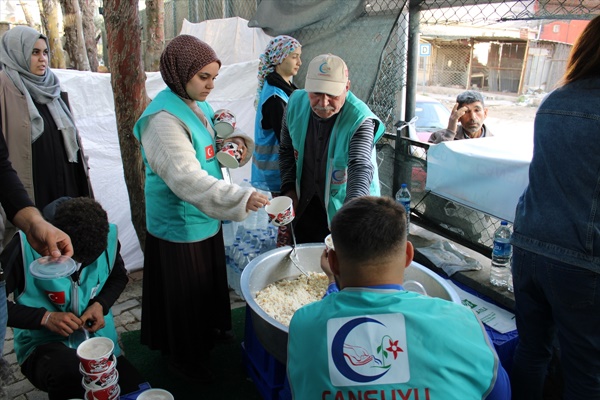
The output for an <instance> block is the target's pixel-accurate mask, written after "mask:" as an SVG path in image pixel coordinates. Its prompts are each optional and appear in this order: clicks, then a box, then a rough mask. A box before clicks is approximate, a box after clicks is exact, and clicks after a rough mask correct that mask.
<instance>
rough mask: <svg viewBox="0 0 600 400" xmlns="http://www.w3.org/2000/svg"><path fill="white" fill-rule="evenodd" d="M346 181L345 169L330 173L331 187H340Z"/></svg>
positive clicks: (346, 171) (346, 172) (346, 173)
mask: <svg viewBox="0 0 600 400" xmlns="http://www.w3.org/2000/svg"><path fill="white" fill-rule="evenodd" d="M347 180H348V170H347V169H345V168H344V169H334V170H333V172H332V173H331V184H332V185H342V184H344V183H346V181H347Z"/></svg>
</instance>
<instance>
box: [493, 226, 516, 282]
mask: <svg viewBox="0 0 600 400" xmlns="http://www.w3.org/2000/svg"><path fill="white" fill-rule="evenodd" d="M510 235H511V232H510V228H509V227H508V223H507V222H506V221H502V222H501V223H500V227H499V228H498V229H497V230H496V233H494V250H493V251H492V269H491V273H490V283H491V284H492V285H494V286H501V287H502V286H506V285H507V284H508V279H509V277H510V257H511V256H512V245H511V244H510Z"/></svg>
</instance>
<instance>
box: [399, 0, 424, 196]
mask: <svg viewBox="0 0 600 400" xmlns="http://www.w3.org/2000/svg"><path fill="white" fill-rule="evenodd" d="M421 1H422V0H409V5H408V43H407V47H406V48H407V54H406V64H407V65H406V102H405V110H404V120H405V121H410V120H411V119H412V118H413V117H414V116H415V106H416V100H417V86H418V84H419V83H418V79H419V77H418V69H419V19H420V18H421V11H420V8H419V5H420V3H421ZM399 136H403V137H408V126H405V127H404V128H403V129H401V130H398V131H397V137H396V148H395V154H394V179H393V184H392V195H395V194H396V192H397V191H398V189H400V185H401V184H402V183H410V174H411V171H410V170H411V169H410V168H403V167H404V166H403V160H405V159H406V157H407V156H408V152H409V151H410V146H408V145H407V144H406V142H403V141H401V140H399V139H398V137H399Z"/></svg>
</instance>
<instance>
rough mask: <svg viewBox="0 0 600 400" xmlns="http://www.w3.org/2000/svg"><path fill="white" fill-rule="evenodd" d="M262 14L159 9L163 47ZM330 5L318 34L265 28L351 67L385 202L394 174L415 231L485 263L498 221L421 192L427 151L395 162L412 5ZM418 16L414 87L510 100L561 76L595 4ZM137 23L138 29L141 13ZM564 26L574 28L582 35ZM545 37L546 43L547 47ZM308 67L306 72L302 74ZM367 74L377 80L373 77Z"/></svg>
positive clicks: (457, 6) (240, 1) (210, 6)
mask: <svg viewBox="0 0 600 400" xmlns="http://www.w3.org/2000/svg"><path fill="white" fill-rule="evenodd" d="M262 1H264V2H267V3H269V2H272V1H273V0H262ZM323 3H327V2H323ZM260 4H261V0H174V1H168V2H165V39H166V41H167V42H168V41H169V40H170V39H171V38H173V37H174V36H176V35H177V34H178V33H179V31H180V30H181V25H182V21H183V19H184V18H185V19H187V20H188V21H190V22H201V21H204V20H209V19H217V18H229V17H242V18H244V19H247V20H252V19H253V18H255V14H256V11H257V9H260V7H259V6H260ZM270 4H273V3H270ZM270 4H263V5H267V6H268V5H270ZM328 4H334V6H335V7H334V8H331V9H330V10H325V12H324V14H323V18H322V21H319V23H318V24H309V25H305V26H303V25H301V24H300V23H301V22H302V13H301V12H300V11H301V10H300V6H297V9H298V12H297V13H296V14H294V13H290V18H289V20H288V21H271V25H270V26H272V27H273V30H275V31H276V30H277V29H283V30H285V24H286V23H287V24H288V25H287V26H288V28H289V30H288V31H284V32H274V33H273V32H269V31H268V30H266V31H267V33H269V34H272V35H276V34H282V33H285V34H290V35H292V36H294V37H296V38H297V39H299V40H300V42H301V43H303V44H305V43H310V44H311V46H312V47H311V48H312V49H313V50H312V51H313V52H315V54H314V55H317V54H320V52H334V53H336V54H338V55H340V56H341V57H342V58H343V59H344V60H346V61H347V63H348V64H349V65H352V68H351V79H352V90H353V92H354V93H355V94H357V96H358V97H360V98H361V99H363V100H364V101H366V102H367V104H368V105H369V106H370V107H371V109H372V110H373V111H374V112H375V113H376V114H377V115H378V116H379V117H380V118H381V120H382V121H383V122H384V123H385V126H386V131H387V132H388V133H387V134H386V136H385V138H384V139H383V140H382V141H381V142H380V143H379V144H378V146H377V147H378V162H379V167H380V179H381V184H382V192H383V194H384V195H389V196H392V195H393V193H392V187H393V185H392V182H393V175H394V173H397V174H400V175H401V176H402V177H404V180H405V181H406V182H410V187H411V189H412V190H411V191H412V193H413V213H414V214H415V215H416V217H417V218H416V219H417V220H419V222H420V223H422V224H424V225H428V226H430V227H431V228H432V229H435V230H438V231H441V232H442V233H443V234H445V235H447V236H449V237H451V238H455V239H457V240H458V241H462V242H463V244H466V245H468V246H469V247H471V248H474V249H476V250H478V251H480V252H482V253H483V254H489V251H490V248H491V246H492V244H493V232H494V231H495V229H496V228H497V226H499V222H500V221H499V220H498V219H496V218H494V217H492V216H489V215H486V214H483V213H481V212H479V211H476V210H472V209H470V208H467V207H464V206H462V205H460V204H458V203H455V202H450V201H448V200H445V199H443V198H440V197H437V196H435V195H434V194H432V193H427V192H426V191H425V179H426V175H427V163H426V157H427V153H426V151H427V149H426V148H427V146H426V145H419V144H415V143H409V144H403V145H402V146H403V150H402V153H401V156H400V157H397V154H398V152H396V150H395V146H397V143H399V141H397V140H396V137H395V135H396V129H397V127H396V125H397V123H398V122H399V121H402V120H403V118H404V104H405V100H404V99H405V90H406V89H407V88H406V85H407V73H408V64H407V63H408V57H407V54H408V44H409V41H408V38H409V37H410V36H411V32H409V3H408V2H407V1H403V0H368V1H366V0H365V1H362V2H358V1H345V0H335V1H333V2H330V3H328ZM324 7H325V5H324ZM419 9H420V17H419V18H420V28H419V29H420V31H421V36H420V37H419V41H420V43H421V44H428V45H430V48H429V49H430V53H428V54H426V55H425V56H422V57H419V60H418V63H419V65H418V69H417V71H418V74H417V75H418V76H417V82H418V85H423V87H424V88H425V87H431V86H436V87H449V88H454V89H458V88H460V89H470V88H474V89H477V90H484V91H488V92H497V93H500V92H508V93H514V94H515V95H517V94H523V93H526V92H527V91H528V90H532V89H536V90H545V91H549V90H550V89H551V88H552V87H553V86H554V85H555V83H556V82H557V81H558V80H559V79H560V77H561V75H562V73H563V72H564V68H565V64H566V59H567V56H568V53H569V51H570V46H571V45H570V44H568V43H564V42H565V40H562V39H561V38H563V37H566V36H565V35H564V34H565V31H566V32H567V33H568V34H571V35H573V34H576V31H577V29H579V30H581V29H583V26H585V20H589V19H592V18H593V17H594V16H596V15H598V14H600V0H520V1H510V2H503V1H493V0H484V1H482V0H458V1H454V0H424V1H421V2H420V3H419ZM141 16H142V26H143V27H145V26H146V23H145V20H144V18H145V17H144V13H143V11H142V13H141ZM390 18H391V19H392V22H393V23H392V24H391V25H390V29H388V30H387V31H385V30H383V29H380V32H378V33H374V35H375V37H368V40H369V41H371V42H370V43H374V45H375V46H380V48H378V49H376V50H377V54H378V56H377V57H375V59H373V57H372V56H371V54H373V53H371V52H370V50H373V49H369V48H368V47H369V45H368V44H367V43H368V41H366V40H365V36H367V35H369V34H370V33H371V32H377V28H378V26H379V27H380V26H383V24H385V23H387V22H386V21H389V19H390ZM571 20H580V21H578V22H579V23H580V26H576V25H577V24H576V23H574V22H571ZM352 23H354V24H355V25H352ZM295 24H296V25H297V26H296V25H295ZM557 26H558V27H557ZM546 28H548V32H549V34H548V35H546V37H548V38H549V39H544V35H543V34H544V33H545V29H546ZM561 29H562V33H561ZM377 35H379V36H377ZM552 35H554V36H552ZM331 36H333V37H334V38H333V41H329V42H328V44H327V46H329V48H327V49H324V48H321V47H319V40H321V39H325V38H327V39H331V38H330V37H331ZM553 38H554V39H553ZM307 47H308V46H307ZM311 55H312V56H314V55H313V54H312V53H311V54H308V53H307V54H306V55H305V54H304V52H303V59H304V60H310V59H311V58H312V56H311ZM421 55H423V54H421ZM348 61H349V62H348ZM307 65H308V62H305V65H304V67H306V66H307ZM374 65H375V70H376V71H377V73H376V75H374V76H372V75H373V73H372V72H373V68H374ZM305 73H306V72H305V70H302V69H301V71H300V73H299V74H298V77H297V78H299V79H298V80H297V83H298V84H299V86H300V87H302V86H303V76H304V75H305ZM371 76H372V77H371ZM396 158H399V159H396ZM394 169H396V171H394Z"/></svg>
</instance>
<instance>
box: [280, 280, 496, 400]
mask: <svg viewBox="0 0 600 400" xmlns="http://www.w3.org/2000/svg"><path fill="white" fill-rule="evenodd" d="M498 363H499V361H498V357H497V355H496V352H495V351H494V350H493V347H492V344H491V343H490V342H489V340H488V337H487V334H486V332H485V329H484V328H483V326H482V325H481V324H480V322H479V320H478V319H477V317H476V316H475V315H474V314H473V312H472V311H471V310H470V309H468V308H466V307H464V306H462V305H460V304H455V303H451V302H449V301H446V300H442V299H436V298H431V297H425V296H421V295H419V294H417V293H412V292H406V291H398V290H389V289H388V290H386V289H365V288H348V289H344V290H342V291H341V292H339V293H334V294H330V295H329V296H327V297H326V298H324V299H323V300H321V301H318V302H316V303H312V304H309V305H307V306H304V307H302V308H301V309H300V310H298V311H296V313H295V314H294V316H293V318H292V321H291V324H290V328H289V339H288V363H287V368H288V369H287V371H288V377H289V380H290V387H291V389H292V393H293V397H294V398H295V399H330V400H334V399H366V398H373V399H386V400H388V399H398V400H399V399H411V400H412V399H421V400H436V399H443V400H465V399H481V398H484V397H485V396H486V395H487V394H488V393H489V392H490V391H491V390H492V388H493V387H494V384H495V381H496V373H497V370H498Z"/></svg>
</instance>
